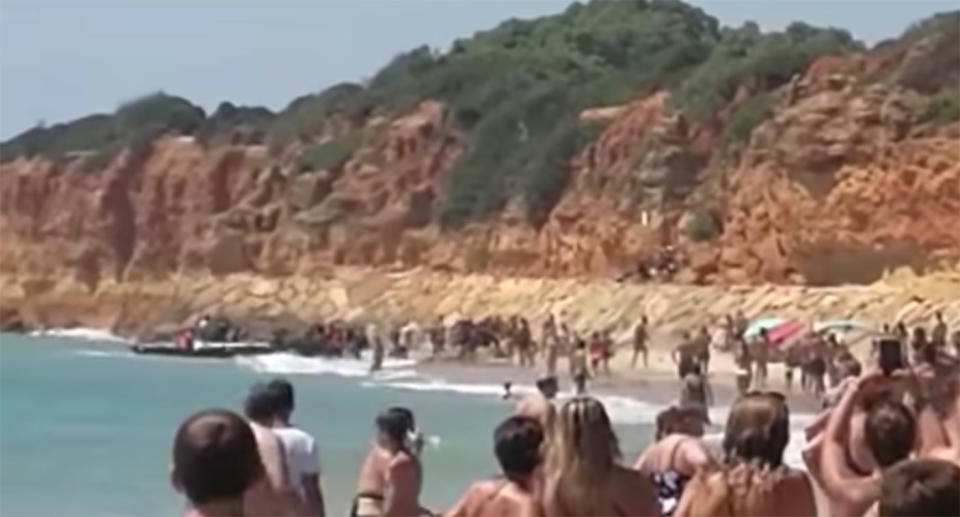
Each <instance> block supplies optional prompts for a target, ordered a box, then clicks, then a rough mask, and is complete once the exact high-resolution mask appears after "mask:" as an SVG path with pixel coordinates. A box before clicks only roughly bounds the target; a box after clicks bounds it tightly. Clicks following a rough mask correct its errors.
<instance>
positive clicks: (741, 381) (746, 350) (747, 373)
mask: <svg viewBox="0 0 960 517" xmlns="http://www.w3.org/2000/svg"><path fill="white" fill-rule="evenodd" d="M734 360H735V361H736V363H737V374H736V378H737V392H738V393H740V394H741V395H743V394H744V393H746V392H747V390H748V389H749V388H750V383H751V382H753V369H752V357H751V354H750V347H749V346H748V345H747V343H746V342H745V341H738V342H737V352H736V357H735V358H734Z"/></svg>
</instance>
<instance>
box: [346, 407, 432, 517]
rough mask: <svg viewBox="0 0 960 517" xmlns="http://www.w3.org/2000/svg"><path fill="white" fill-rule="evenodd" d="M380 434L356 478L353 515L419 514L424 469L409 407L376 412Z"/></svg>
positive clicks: (421, 511)
mask: <svg viewBox="0 0 960 517" xmlns="http://www.w3.org/2000/svg"><path fill="white" fill-rule="evenodd" d="M376 429H377V437H376V440H375V441H374V443H373V445H372V446H371V448H370V452H369V453H367V457H366V459H365V460H364V461H363V466H362V467H361V468H360V475H359V476H358V478H357V495H356V496H355V498H354V503H353V509H352V510H351V512H350V515H351V516H364V517H366V516H416V515H422V514H423V513H424V512H423V510H422V509H421V508H420V486H421V483H422V480H423V472H422V470H421V467H420V460H419V459H417V455H416V453H415V451H414V450H413V449H414V444H412V443H411V438H410V435H411V434H413V433H414V431H415V426H414V421H413V414H412V413H411V412H410V410H408V409H406V408H399V407H392V408H390V409H387V410H386V411H384V412H382V413H380V414H379V415H377V419H376Z"/></svg>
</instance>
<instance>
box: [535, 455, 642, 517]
mask: <svg viewBox="0 0 960 517" xmlns="http://www.w3.org/2000/svg"><path fill="white" fill-rule="evenodd" d="M596 482H597V483H603V484H605V486H602V487H599V488H600V491H601V493H603V492H605V495H604V496H602V497H596V498H594V501H590V502H580V503H579V504H573V503H570V502H565V501H561V500H547V501H545V502H544V510H545V512H546V514H547V515H551V516H554V515H555V516H562V517H581V516H589V515H595V516H604V517H607V516H618V517H619V516H624V517H625V516H645V515H660V507H659V505H658V504H657V499H656V497H655V494H654V490H653V485H652V484H651V482H650V479H649V478H648V477H646V476H644V475H643V474H641V473H639V472H637V471H635V470H631V469H628V468H626V467H622V466H619V465H617V466H615V467H614V470H613V472H611V473H610V475H609V477H608V478H607V479H606V480H597V481H596Z"/></svg>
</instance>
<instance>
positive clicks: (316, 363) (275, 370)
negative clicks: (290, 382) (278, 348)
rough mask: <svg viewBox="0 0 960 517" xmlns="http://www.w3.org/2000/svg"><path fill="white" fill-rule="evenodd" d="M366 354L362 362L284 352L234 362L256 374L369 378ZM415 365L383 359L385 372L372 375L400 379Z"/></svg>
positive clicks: (410, 371) (408, 373) (411, 360)
mask: <svg viewBox="0 0 960 517" xmlns="http://www.w3.org/2000/svg"><path fill="white" fill-rule="evenodd" d="M368 357H369V354H367V355H366V356H365V357H361V359H344V358H325V357H303V356H301V355H297V354H291V353H287V352H277V353H275V354H265V355H253V356H240V357H236V358H235V359H234V360H235V361H236V362H237V364H239V365H241V366H243V367H245V368H250V369H251V370H253V371H255V372H258V373H271V374H281V375H283V374H286V375H290V374H306V375H324V374H328V375H339V376H341V377H367V376H370V359H369V358H368ZM416 364H417V363H416V361H414V360H413V359H385V360H384V361H383V368H384V370H382V371H379V372H376V373H374V374H373V378H375V379H384V380H390V379H400V378H404V377H413V376H415V375H416V372H415V371H413V370H411V369H410V368H411V367H413V366H415V365H416Z"/></svg>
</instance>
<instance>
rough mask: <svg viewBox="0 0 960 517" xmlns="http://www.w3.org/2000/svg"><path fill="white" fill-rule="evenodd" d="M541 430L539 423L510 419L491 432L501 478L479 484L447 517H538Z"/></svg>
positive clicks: (469, 490)
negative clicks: (501, 473) (501, 474)
mask: <svg viewBox="0 0 960 517" xmlns="http://www.w3.org/2000/svg"><path fill="white" fill-rule="evenodd" d="M543 440H544V429H543V426H542V424H541V423H540V421H539V420H537V419H535V418H530V417H527V416H519V415H516V416H512V417H510V418H507V419H506V420H504V421H503V422H502V423H501V424H500V425H499V426H497V429H496V430H495V431H494V432H493V452H494V454H495V455H496V457H497V461H498V462H499V463H500V469H501V471H502V472H503V476H502V477H498V478H494V479H486V480H483V481H478V482H476V483H474V484H473V485H471V486H470V488H468V489H467V491H466V493H465V494H463V496H462V497H461V498H460V500H459V501H458V502H457V504H455V505H454V506H453V508H451V509H450V510H449V511H448V512H447V513H446V514H445V515H446V517H501V516H503V517H514V516H515V517H539V516H542V515H543V510H542V508H541V506H540V502H539V501H538V500H537V496H538V492H539V490H540V487H539V486H538V485H539V484H540V483H539V477H540V476H539V475H538V468H539V466H540V463H541V461H540V448H541V445H542V444H543Z"/></svg>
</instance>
